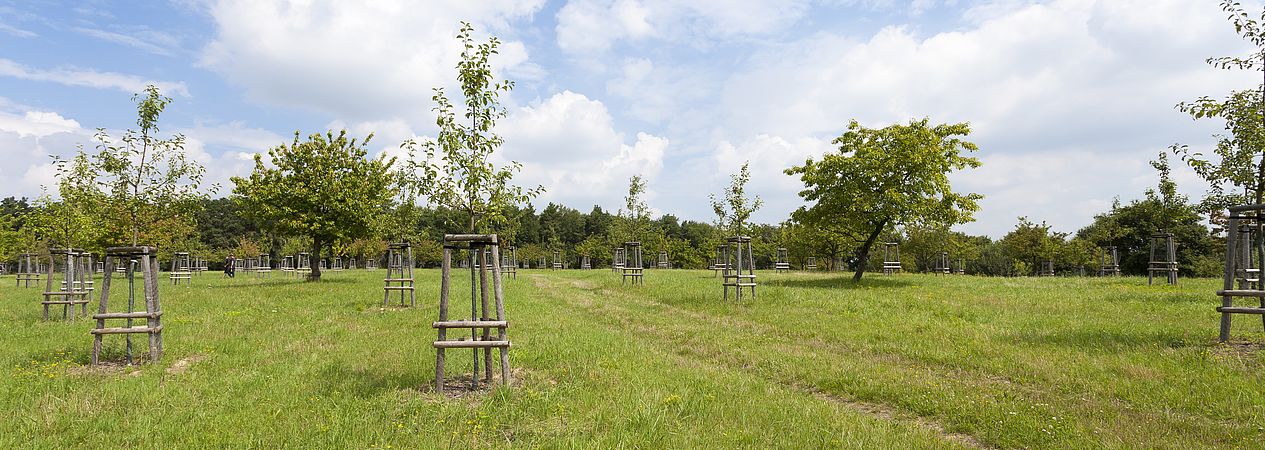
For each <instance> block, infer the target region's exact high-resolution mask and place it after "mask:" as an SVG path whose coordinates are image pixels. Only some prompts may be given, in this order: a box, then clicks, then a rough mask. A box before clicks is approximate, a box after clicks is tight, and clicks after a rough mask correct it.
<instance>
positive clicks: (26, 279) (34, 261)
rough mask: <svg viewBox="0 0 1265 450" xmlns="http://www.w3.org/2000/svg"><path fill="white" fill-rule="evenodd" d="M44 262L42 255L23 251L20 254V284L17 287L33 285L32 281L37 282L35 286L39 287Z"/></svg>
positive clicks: (18, 274)
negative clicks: (41, 258)
mask: <svg viewBox="0 0 1265 450" xmlns="http://www.w3.org/2000/svg"><path fill="white" fill-rule="evenodd" d="M41 266H43V264H41V263H40V255H37V254H34V253H23V254H21V255H19V256H18V273H17V277H18V285H17V287H28V288H29V287H31V282H32V281H34V282H35V286H36V287H39V284H40V278H41V277H43V275H41V274H40V272H42V270H41V269H42V267H41Z"/></svg>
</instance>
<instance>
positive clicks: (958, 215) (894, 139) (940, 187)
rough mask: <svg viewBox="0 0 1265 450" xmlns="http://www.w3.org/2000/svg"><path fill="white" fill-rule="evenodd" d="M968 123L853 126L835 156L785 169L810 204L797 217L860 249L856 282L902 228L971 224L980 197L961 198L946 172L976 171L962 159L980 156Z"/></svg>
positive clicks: (974, 164)
mask: <svg viewBox="0 0 1265 450" xmlns="http://www.w3.org/2000/svg"><path fill="white" fill-rule="evenodd" d="M968 134H970V126H969V125H967V124H966V123H958V124H940V125H934V126H933V125H930V123H929V120H928V119H922V120H914V121H910V122H909V124H907V125H902V124H895V125H890V126H887V127H884V128H879V129H871V128H866V127H863V126H861V125H860V124H859V123H857V121H855V120H853V121H851V122H850V123H849V124H848V131H847V132H845V133H843V135H842V136H839V137H838V138H836V139H835V140H834V143H835V145H838V146H839V152H838V153H828V154H826V155H823V156H822V157H821V159H820V160H813V159H811V158H810V159H808V160H807V161H805V162H804V165H802V166H795V167H791V168H790V169H787V170H786V173H787V174H788V175H799V177H800V180H801V181H803V183H804V187H805V189H804V190H803V191H800V193H799V195H800V197H803V198H804V200H806V201H807V202H809V205H806V206H803V207H800V208H799V209H797V210H796V211H795V212H794V213H793V214H792V218H793V219H794V220H795V221H796V222H799V223H802V224H804V225H806V226H810V227H815V228H819V229H822V230H825V231H827V232H828V233H830V234H833V235H837V236H840V237H841V238H843V239H846V242H849V243H852V244H855V245H856V249H857V250H856V258H855V261H857V262H858V263H857V264H856V267H855V273H854V274H853V277H852V278H853V280H856V281H859V280H860V279H861V276H862V275H863V274H864V273H865V264H863V263H861V262H864V261H866V260H868V259H869V253H870V249H871V248H872V247H873V245H874V242H875V240H876V239H877V238H878V237H879V236H880V235H881V234H882V233H883V231H884V230H887V229H889V228H890V227H892V226H894V225H898V224H909V225H923V226H936V225H939V226H950V225H954V224H959V223H965V222H969V221H971V220H973V218H972V215H973V214H974V212H975V211H976V210H977V209H979V206H978V204H977V203H976V202H977V201H978V200H979V199H980V198H982V196H980V195H979V194H973V193H970V194H959V193H957V192H954V191H953V187H952V186H951V185H950V183H949V177H948V175H949V173H950V172H953V171H955V170H961V169H965V168H974V167H979V165H980V162H979V160H978V159H976V158H973V157H969V156H965V155H964V153H967V152H973V151H975V150H976V149H977V147H976V146H975V144H973V143H971V142H968V141H966V140H964V139H963V137H965V136H967V135H968Z"/></svg>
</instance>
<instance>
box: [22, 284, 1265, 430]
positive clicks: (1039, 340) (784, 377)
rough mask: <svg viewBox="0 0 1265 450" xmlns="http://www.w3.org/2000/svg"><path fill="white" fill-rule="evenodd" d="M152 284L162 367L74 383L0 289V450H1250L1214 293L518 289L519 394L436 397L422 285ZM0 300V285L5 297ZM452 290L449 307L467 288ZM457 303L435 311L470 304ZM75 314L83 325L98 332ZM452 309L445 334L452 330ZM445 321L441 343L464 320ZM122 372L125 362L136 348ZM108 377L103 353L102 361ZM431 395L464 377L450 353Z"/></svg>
mask: <svg viewBox="0 0 1265 450" xmlns="http://www.w3.org/2000/svg"><path fill="white" fill-rule="evenodd" d="M382 274H383V273H382V272H378V271H373V272H367V271H356V270H352V271H345V272H329V273H326V276H327V279H326V280H325V281H322V282H320V283H300V282H297V281H293V280H292V279H288V278H286V277H284V276H282V274H280V273H274V274H273V277H272V278H269V279H266V280H259V279H255V278H251V277H250V276H248V275H245V276H244V274H243V275H239V277H238V278H237V279H234V280H227V279H223V278H222V277H221V276H220V275H218V274H203V275H200V276H198V277H196V278H195V280H194V281H195V283H194V285H193V286H192V287H185V286H178V287H177V286H170V285H167V284H163V285H162V287H161V289H162V298H163V309H164V314H165V315H164V325H165V332H164V337H165V350H166V354H165V356H164V357H163V359H162V360H161V361H159V362H157V363H155V364H146V365H140V366H135V367H131V368H116V369H88V368H86V367H85V366H86V364H87V361H88V352H89V350H90V347H91V337H90V335H89V333H88V330H89V329H91V328H92V321H91V320H78V321H73V322H66V321H50V322H43V321H41V320H40V315H41V311H40V306H39V304H38V302H39V293H38V291H39V290H38V289H35V288H31V289H21V288H14V287H13V286H12V284H11V281H12V278H11V277H10V278H8V280H9V281H10V283H0V320H3V323H5V324H6V325H7V327H6V328H5V329H4V331H0V337H3V339H0V341H2V342H3V344H4V347H3V348H4V349H5V350H4V351H3V352H0V372H4V373H5V376H0V448H16V447H41V448H50V447H75V446H79V447H118V446H128V447H142V448H153V447H171V446H178V447H268V448H274V447H282V446H285V447H361V448H402V447H409V448H413V447H424V448H429V447H441V446H494V447H500V446H514V447H536V446H541V447H603V448H605V447H643V448H663V447H676V448H679V447H788V448H821V447H850V448H944V447H954V446H979V445H983V446H997V447H1068V448H1071V447H1074V448H1085V447H1120V448H1123V447H1131V448H1132V447H1158V448H1192V447H1254V446H1259V445H1261V444H1260V442H1261V441H1260V439H1261V438H1262V437H1263V436H1265V434H1263V433H1262V428H1261V427H1262V423H1265V422H1262V420H1261V419H1262V415H1263V414H1265V389H1261V388H1260V386H1262V385H1265V383H1263V382H1265V376H1263V375H1262V373H1261V368H1262V365H1261V351H1260V348H1261V346H1260V343H1261V342H1262V341H1263V340H1265V339H1262V336H1261V328H1262V326H1261V323H1260V322H1259V321H1256V320H1251V319H1239V320H1238V322H1237V323H1236V326H1235V332H1236V340H1237V341H1239V342H1240V344H1239V345H1234V346H1222V345H1217V344H1216V343H1215V337H1216V333H1217V329H1216V326H1217V315H1216V313H1215V312H1214V311H1213V307H1214V306H1215V303H1216V302H1217V299H1216V298H1215V297H1213V295H1212V292H1213V291H1214V290H1215V288H1216V285H1217V284H1219V283H1218V282H1214V281H1212V280H1182V284H1181V285H1180V286H1178V287H1168V286H1147V285H1146V284H1145V280H1144V279H1138V278H1110V279H1098V278H1047V279H1035V278H1033V279H1002V278H977V277H959V276H952V277H944V276H941V277H935V276H930V275H926V276H924V275H899V276H893V277H882V276H871V277H867V279H866V280H865V281H863V282H862V283H860V284H856V285H854V284H852V283H851V282H848V281H845V280H844V276H843V275H828V274H808V273H793V274H773V273H764V272H762V273H760V274H759V276H760V282H761V285H760V287H759V288H758V296H757V298H755V299H746V300H744V301H743V302H742V303H736V302H733V301H730V302H722V301H721V300H720V293H721V292H720V286H719V281H718V280H716V279H714V278H712V277H711V273H710V272H704V271H683V270H669V271H663V270H651V271H648V272H647V275H646V285H645V286H642V287H629V286H621V284H620V281H619V278H618V277H617V276H616V275H613V274H612V273H611V272H610V271H607V270H592V271H556V272H555V271H532V270H525V271H520V273H519V276H518V279H517V280H512V281H507V289H506V297H507V310H508V316H509V317H508V319H509V320H510V323H511V326H510V329H509V336H510V339H511V340H512V341H513V342H514V347H513V349H512V350H511V351H510V359H511V365H512V366H513V367H514V370H515V376H516V378H517V379H516V385H515V386H514V387H512V388H509V389H505V388H495V389H492V390H489V391H486V392H482V393H478V394H473V395H467V396H463V397H447V396H441V395H437V394H435V393H434V392H433V390H432V388H431V385H432V383H433V379H432V377H433V376H434V360H435V358H434V350H433V349H432V348H431V346H430V343H431V341H433V340H434V339H435V333H434V330H432V329H431V328H430V322H431V321H433V320H435V318H436V317H437V311H436V307H437V305H436V304H437V301H436V297H437V295H438V294H437V293H438V272H437V271H419V272H417V276H418V279H419V282H418V283H417V284H418V307H417V308H385V309H384V308H381V302H382V290H381V285H382ZM0 281H3V280H0ZM463 281H464V282H465V283H467V284H466V285H465V286H466V289H467V290H466V291H463V290H462V282H463ZM468 283H469V281H468V280H464V279H461V278H460V277H457V279H456V280H455V286H454V288H453V292H458V293H459V292H468ZM93 307H95V305H94V306H93ZM461 310H462V308H461V302H460V301H457V302H456V303H455V304H454V311H457V312H459V311H461ZM454 315H456V316H458V317H460V315H459V313H455V314H454ZM137 342H138V343H141V344H142V346H141V348H142V349H143V342H142V340H138V341H137ZM107 347H108V350H109V351H110V355H112V356H114V357H118V356H119V354H120V352H121V348H122V338H113V339H109V338H108V339H107ZM448 354H449V365H448V367H449V373H450V376H456V375H459V374H461V373H462V372H463V371H465V372H468V371H469V367H470V363H471V360H470V354H469V353H468V352H466V351H449V352H448Z"/></svg>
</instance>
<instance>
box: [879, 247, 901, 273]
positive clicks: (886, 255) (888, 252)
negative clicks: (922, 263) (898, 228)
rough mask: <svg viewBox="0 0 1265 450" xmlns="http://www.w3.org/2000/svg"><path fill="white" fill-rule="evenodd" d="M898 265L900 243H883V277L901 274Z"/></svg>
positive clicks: (899, 265)
mask: <svg viewBox="0 0 1265 450" xmlns="http://www.w3.org/2000/svg"><path fill="white" fill-rule="evenodd" d="M901 269H902V267H901V264H900V243H899V242H884V243H883V275H892V274H897V273H900V272H901Z"/></svg>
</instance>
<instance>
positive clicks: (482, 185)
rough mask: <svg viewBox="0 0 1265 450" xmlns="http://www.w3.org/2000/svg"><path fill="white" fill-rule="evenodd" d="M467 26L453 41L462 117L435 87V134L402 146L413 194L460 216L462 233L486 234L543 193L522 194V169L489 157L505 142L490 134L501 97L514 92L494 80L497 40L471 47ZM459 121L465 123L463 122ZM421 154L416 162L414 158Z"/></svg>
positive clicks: (500, 111)
mask: <svg viewBox="0 0 1265 450" xmlns="http://www.w3.org/2000/svg"><path fill="white" fill-rule="evenodd" d="M473 31H474V27H472V26H471V25H470V24H469V23H466V22H462V23H461V31H460V32H458V33H457V38H458V39H459V40H460V41H461V44H462V46H463V50H462V52H461V61H459V62H458V63H457V79H458V81H460V83H461V93H462V95H463V98H464V101H465V103H464V105H463V106H464V113H463V117H462V118H458V117H457V111H458V110H457V107H456V106H454V105H453V103H452V101H450V100H449V99H448V95H447V94H446V93H445V92H444V89H443V88H435V95H434V96H433V97H432V99H433V100H434V101H435V103H436V104H437V106H435V112H436V120H435V124H436V125H438V127H439V133H438V135H437V136H436V137H435V138H434V139H430V140H426V141H425V142H423V143H422V144H421V145H420V146H419V145H418V143H417V142H416V141H414V140H408V141H405V142H404V143H403V144H401V147H403V148H404V149H406V150H408V152H409V155H410V157H409V166H410V169H411V170H412V171H413V172H414V173H416V174H417V176H416V179H417V180H418V181H417V184H415V186H414V187H415V189H416V191H417V192H418V193H420V194H423V195H426V196H428V197H429V198H430V200H431V201H432V202H434V203H436V204H438V205H441V206H443V207H446V208H450V209H453V210H456V211H460V212H462V213H463V214H464V215H465V219H466V221H465V224H464V231H466V232H469V233H474V232H479V231H486V230H487V229H490V228H492V227H493V226H495V225H498V224H502V223H504V222H505V220H506V213H507V212H509V211H510V209H511V208H512V207H514V206H516V205H518V204H522V203H526V202H528V201H530V200H531V199H532V198H533V197H535V196H536V195H539V194H540V193H541V192H543V191H544V188H543V187H541V186H537V187H536V188H534V189H527V190H525V189H523V188H522V187H519V186H515V185H513V184H512V182H513V178H514V174H515V173H516V172H518V171H519V170H521V168H522V166H521V165H520V164H519V163H517V162H513V161H511V162H510V163H509V165H508V166H505V167H497V166H496V165H495V164H493V163H492V161H491V156H492V155H493V153H495V152H496V150H497V148H500V146H501V144H502V143H503V142H504V141H503V140H502V139H501V137H500V136H499V135H497V134H496V133H495V132H493V130H494V129H495V127H496V122H497V120H499V119H501V118H504V117H505V116H506V110H505V108H504V107H502V106H501V103H500V97H501V94H503V93H508V92H509V91H510V90H511V89H513V88H514V82H512V81H508V80H505V81H497V80H496V77H495V76H494V74H493V70H492V63H491V58H492V55H495V54H496V53H497V47H498V46H499V45H500V41H499V40H498V39H497V38H495V37H493V38H491V39H489V40H488V41H487V42H483V43H476V42H475V40H474V38H473V37H472V36H471V33H472V32H473ZM462 119H464V120H465V121H464V122H463V121H462ZM419 149H420V151H422V152H424V153H425V159H424V160H420V161H419V160H418V158H417V153H418V152H419Z"/></svg>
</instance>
